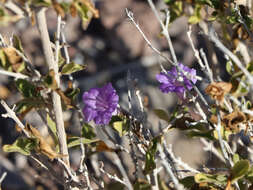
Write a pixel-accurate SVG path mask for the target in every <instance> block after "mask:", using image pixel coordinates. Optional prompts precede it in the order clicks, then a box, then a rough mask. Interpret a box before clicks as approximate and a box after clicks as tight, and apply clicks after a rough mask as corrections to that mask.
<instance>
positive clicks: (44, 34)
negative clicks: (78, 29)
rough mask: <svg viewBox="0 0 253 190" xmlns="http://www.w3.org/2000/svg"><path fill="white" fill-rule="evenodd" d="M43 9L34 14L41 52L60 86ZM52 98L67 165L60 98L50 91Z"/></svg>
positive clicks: (60, 141)
mask: <svg viewBox="0 0 253 190" xmlns="http://www.w3.org/2000/svg"><path fill="white" fill-rule="evenodd" d="M45 11H46V9H45V8H41V9H40V10H39V11H38V13H37V14H36V17H37V23H38V29H39V32H40V36H41V41H42V45H43V52H44V54H45V57H46V62H47V64H48V67H49V69H52V70H53V71H54V73H55V80H56V82H57V85H58V86H60V77H59V73H58V70H59V68H58V63H57V62H55V59H54V54H53V51H52V48H51V45H50V44H51V43H50V39H49V34H48V29H47V22H46V16H45ZM57 33H58V32H57ZM52 100H53V108H54V114H55V118H56V127H57V133H58V138H59V144H60V152H61V154H63V155H66V157H64V158H63V160H64V162H65V163H66V164H67V165H69V154H68V147H67V142H66V132H65V128H64V121H63V113H62V105H61V98H60V96H59V95H58V94H57V92H55V91H53V92H52Z"/></svg>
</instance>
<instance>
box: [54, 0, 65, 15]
mask: <svg viewBox="0 0 253 190" xmlns="http://www.w3.org/2000/svg"><path fill="white" fill-rule="evenodd" d="M53 7H54V9H55V11H56V12H57V14H58V15H60V16H61V17H62V18H64V17H65V12H64V10H63V8H62V6H61V5H60V4H59V3H57V2H54V3H53Z"/></svg>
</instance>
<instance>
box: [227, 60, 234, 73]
mask: <svg viewBox="0 0 253 190" xmlns="http://www.w3.org/2000/svg"><path fill="white" fill-rule="evenodd" d="M226 70H227V72H228V73H229V74H230V75H232V74H233V73H234V71H235V69H234V65H233V62H232V61H231V60H229V61H227V63H226Z"/></svg>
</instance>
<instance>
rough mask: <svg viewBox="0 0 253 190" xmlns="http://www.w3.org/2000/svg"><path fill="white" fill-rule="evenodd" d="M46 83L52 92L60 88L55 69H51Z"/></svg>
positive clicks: (45, 79)
mask: <svg viewBox="0 0 253 190" xmlns="http://www.w3.org/2000/svg"><path fill="white" fill-rule="evenodd" d="M44 83H45V85H46V86H47V87H48V88H51V89H52V90H56V89H57V88H58V84H57V82H56V80H55V72H54V70H53V69H50V70H49V72H48V74H47V75H46V76H45V78H44Z"/></svg>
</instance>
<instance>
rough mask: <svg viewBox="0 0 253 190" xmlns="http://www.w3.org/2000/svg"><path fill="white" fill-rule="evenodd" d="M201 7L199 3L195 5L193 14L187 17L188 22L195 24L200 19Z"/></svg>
mask: <svg viewBox="0 0 253 190" xmlns="http://www.w3.org/2000/svg"><path fill="white" fill-rule="evenodd" d="M201 8H202V6H201V5H199V4H197V5H196V6H195V9H194V14H193V15H192V16H190V18H189V19H188V22H189V23H190V24H197V23H199V22H200V21H201V14H200V11H201Z"/></svg>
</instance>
